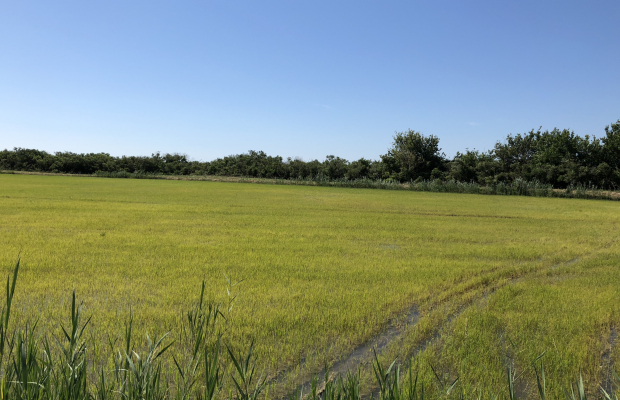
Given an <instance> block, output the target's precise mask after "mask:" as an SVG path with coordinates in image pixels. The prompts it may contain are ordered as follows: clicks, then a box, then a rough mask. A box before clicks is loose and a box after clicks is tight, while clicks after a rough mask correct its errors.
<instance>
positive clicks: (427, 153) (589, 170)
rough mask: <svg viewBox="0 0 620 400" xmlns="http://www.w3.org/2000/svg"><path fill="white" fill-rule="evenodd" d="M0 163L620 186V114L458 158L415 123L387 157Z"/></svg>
mask: <svg viewBox="0 0 620 400" xmlns="http://www.w3.org/2000/svg"><path fill="white" fill-rule="evenodd" d="M0 170H11V171H35V172H55V173H67V174H95V173H97V172H127V173H141V174H162V175H222V176H245V177H255V178H278V179H299V180H333V181H335V180H356V179H370V180H382V181H393V182H420V181H428V180H439V181H457V182H468V183H469V182H475V183H477V184H479V185H495V184H498V183H511V182H514V181H515V180H522V181H527V182H540V183H543V184H547V185H552V186H553V187H555V188H566V187H569V186H575V185H582V186H583V185H587V186H596V187H598V188H602V189H617V188H619V187H620V120H618V121H617V122H616V123H613V124H611V125H609V126H607V127H605V135H604V136H602V137H600V138H597V137H590V136H589V135H586V136H585V137H581V136H578V135H576V134H575V133H574V132H573V131H570V130H568V129H563V130H560V129H557V128H556V129H553V130H552V131H549V130H546V131H542V130H541V129H538V130H531V131H530V132H527V133H524V134H516V135H512V134H511V135H508V136H507V137H506V139H505V140H504V141H498V142H496V143H495V146H494V148H493V149H492V150H489V151H487V152H481V151H478V150H466V151H465V152H463V153H461V152H457V154H456V156H454V157H453V158H452V159H449V158H448V157H446V155H445V154H444V153H442V152H441V148H440V147H439V138H438V137H436V136H433V135H430V136H425V135H422V134H421V133H419V132H416V131H413V130H407V131H404V132H397V133H396V134H395V136H394V140H393V143H392V146H391V147H390V148H389V149H388V150H387V153H386V154H383V155H381V156H380V159H379V160H368V159H365V158H360V159H359V160H355V161H348V160H346V159H343V158H340V157H336V156H333V155H328V156H327V157H326V158H325V160H323V161H319V160H311V161H303V160H300V159H292V158H290V157H289V158H286V159H284V158H282V157H280V156H269V155H267V154H266V153H264V152H263V151H254V150H250V151H248V152H247V153H244V154H236V155H230V156H227V157H223V158H218V159H216V160H213V161H207V162H203V161H192V160H190V159H189V158H188V157H187V156H186V155H183V154H163V155H162V154H161V153H159V152H158V153H155V154H152V155H151V156H150V157H148V156H122V157H114V156H111V155H110V154H108V153H87V154H84V153H82V154H78V153H72V152H56V153H54V154H51V153H48V152H45V151H41V150H34V149H24V148H14V149H13V150H8V149H5V150H3V151H0Z"/></svg>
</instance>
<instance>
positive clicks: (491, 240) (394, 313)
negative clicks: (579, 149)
mask: <svg viewBox="0 0 620 400" xmlns="http://www.w3.org/2000/svg"><path fill="white" fill-rule="evenodd" d="M619 223H620V203H618V202H613V201H594V200H577V199H556V198H530V197H518V196H482V195H465V194H443V193H422V192H406V191H388V190H373V189H346V188H329V187H307V186H277V185H260V184H240V183H223V182H193V181H165V180H140V179H103V178H90V177H83V178H78V177H62V176H34V175H32V176H30V175H8V174H7V175H0V248H2V252H0V272H2V273H3V275H0V277H1V276H6V275H8V274H10V273H11V271H12V270H13V267H14V265H15V260H16V259H17V257H18V255H21V269H20V275H19V284H18V286H17V290H16V292H15V300H14V305H13V312H14V313H15V314H14V315H15V318H16V321H25V320H26V319H28V318H36V317H40V319H41V322H40V324H42V326H49V329H50V330H54V329H57V327H56V326H57V323H58V321H60V320H62V318H64V315H65V314H66V313H67V311H66V310H67V307H68V306H69V305H70V298H71V297H70V296H71V290H72V289H73V288H75V290H76V293H77V295H78V297H79V299H81V300H83V301H84V305H85V308H84V312H85V313H86V314H87V315H89V316H90V315H92V316H93V320H92V322H91V324H90V325H89V328H88V335H90V336H91V337H93V338H100V339H98V340H99V342H100V343H102V344H101V348H96V349H94V351H95V353H97V352H104V351H105V348H106V347H107V343H109V342H110V340H111V339H110V338H115V337H118V336H121V335H122V334H123V329H124V326H123V322H124V321H125V320H126V319H127V318H128V316H129V314H130V312H131V313H132V314H133V318H134V325H135V327H134V330H135V331H136V332H138V333H136V335H139V336H140V338H144V337H145V336H144V335H145V334H146V333H147V332H148V333H149V334H150V335H151V337H153V336H159V335H161V334H163V333H165V332H167V331H171V334H170V338H171V339H174V338H175V335H178V334H179V332H178V329H177V328H178V326H179V323H180V322H179V321H180V318H181V315H180V314H181V312H182V311H183V310H185V309H186V308H187V307H188V306H189V305H190V304H191V303H192V302H193V301H195V300H196V298H197V297H198V296H199V294H200V285H201V282H202V281H203V280H204V281H205V282H206V290H205V293H206V295H207V296H208V297H209V298H210V299H213V300H216V301H221V302H222V303H223V304H224V305H225V308H226V316H227V318H228V321H227V322H226V331H225V336H224V340H225V341H226V342H227V343H231V346H233V345H234V346H239V347H240V348H242V347H244V346H247V345H249V343H250V342H251V341H254V343H255V351H256V355H257V357H258V366H259V367H258V368H259V369H260V370H261V371H264V373H265V374H266V375H267V376H268V379H269V382H270V386H271V387H270V393H271V394H270V395H269V396H273V397H278V396H281V395H283V394H286V393H290V392H291V391H292V390H294V389H295V388H297V387H299V385H301V384H303V383H305V382H307V381H308V379H309V377H310V376H311V375H312V374H314V373H321V372H322V368H323V366H324V365H325V364H328V366H331V368H332V370H333V371H336V372H341V371H345V370H346V369H349V368H358V366H361V367H360V368H361V370H360V371H361V372H360V374H361V377H362V389H363V390H364V391H366V392H371V391H372V390H373V384H372V378H371V372H372V370H371V369H369V365H368V362H369V361H370V359H371V358H370V354H371V353H370V350H371V349H372V348H376V349H377V354H378V356H379V359H380V360H382V361H385V363H387V364H389V363H390V362H391V361H392V360H394V359H397V363H399V364H402V365H406V364H408V363H410V362H411V363H412V365H413V369H414V370H415V371H419V379H420V381H421V382H425V383H426V385H427V386H428V388H429V389H428V390H429V392H428V393H429V396H433V395H435V396H437V397H440V395H441V393H440V392H441V389H442V387H443V386H442V384H439V383H438V382H443V383H446V386H447V385H448V383H451V382H453V381H454V380H455V379H456V378H457V377H458V378H459V382H460V385H461V388H462V389H463V390H465V391H467V392H468V393H478V392H479V393H481V394H483V395H484V397H488V396H492V395H493V393H495V391H499V390H504V387H505V382H506V375H507V369H509V370H511V371H516V372H515V373H516V374H517V375H518V379H517V380H516V390H517V392H518V393H520V394H521V395H522V397H525V396H530V395H531V394H532V393H534V392H535V391H536V378H535V372H534V369H533V368H532V362H533V361H534V360H535V359H536V358H537V357H538V356H539V355H541V354H542V353H544V355H543V356H542V358H540V359H539V360H538V363H540V362H541V361H542V362H543V363H544V368H545V373H546V376H547V379H548V383H547V385H548V388H547V390H548V391H549V393H550V396H551V395H553V396H554V397H556V398H557V397H559V396H562V397H563V396H564V394H563V390H564V388H566V387H567V386H568V385H569V384H570V383H571V382H573V381H574V380H575V379H576V377H578V376H579V374H580V373H581V374H582V375H583V377H584V379H585V380H586V381H587V382H588V383H587V389H588V390H590V392H591V393H594V392H596V391H597V388H598V387H599V385H602V386H603V387H607V386H609V384H610V383H609V373H610V371H611V370H613V369H614V368H615V365H616V363H617V362H618V361H620V351H619V350H618V347H617V346H616V345H615V343H616V336H617V335H616V332H617V330H616V329H618V328H620V324H619V322H620V290H619V284H620V243H618V238H619V237H620V230H619V229H618V225H619ZM238 281H241V282H240V283H238V284H236V285H233V284H234V283H236V282H238ZM227 288H228V289H229V291H230V294H229V293H228V292H227ZM235 296H237V297H236V298H235ZM233 298H234V300H233ZM229 304H230V305H234V307H232V310H231V311H230V312H228V308H229ZM95 342H97V341H95ZM444 397H445V396H444Z"/></svg>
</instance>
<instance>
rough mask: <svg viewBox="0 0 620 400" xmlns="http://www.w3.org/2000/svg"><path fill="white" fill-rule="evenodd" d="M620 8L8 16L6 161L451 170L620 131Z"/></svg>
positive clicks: (196, 6)
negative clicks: (172, 160) (424, 146)
mask: <svg viewBox="0 0 620 400" xmlns="http://www.w3.org/2000/svg"><path fill="white" fill-rule="evenodd" d="M619 16H620V1H618V0H609V1H579V2H577V1H554V2H551V1H540V0H537V1H529V0H528V1H403V2H396V1H350V2H345V1H333V0H332V1H317V0H312V1H292V0H291V1H279V2H275V1H264V0H261V1H246V2H237V1H231V0H227V1H194V2H192V1H166V2H162V1H152V0H150V1H133V0H123V1H116V0H112V1H110V0H107V1H83V0H81V1H72V2H70V1H61V0H55V1H18V0H4V1H2V2H1V3H0V148H12V147H27V148H37V149H41V150H47V151H74V152H108V153H111V154H112V155H124V154H125V155H150V154H151V153H153V152H156V151H162V152H180V153H186V154H188V155H189V156H190V157H191V158H192V159H196V160H211V159H214V158H217V157H222V156H226V155H229V154H238V153H243V152H246V151H247V150H250V149H253V150H263V151H265V152H266V153H268V154H271V155H281V156H283V157H287V156H291V157H301V158H303V159H305V160H308V159H314V158H318V159H320V160H322V159H323V158H324V157H325V156H326V155H328V154H334V155H337V156H341V157H344V158H347V159H350V160H353V159H358V158H360V157H366V158H370V159H377V158H378V157H379V155H380V154H384V153H385V152H386V150H387V148H388V147H389V146H390V144H391V142H392V136H393V134H394V132H395V131H402V130H406V129H408V128H411V129H414V130H417V131H421V132H422V133H423V134H426V135H431V134H432V135H436V136H438V137H439V138H440V139H441V142H440V146H441V147H442V148H443V150H444V151H445V152H446V153H447V154H448V155H450V156H452V155H454V154H455V153H456V151H458V150H461V151H462V150H464V149H465V148H477V149H480V150H484V149H490V148H492V147H493V145H494V143H495V142H496V141H497V140H502V139H504V138H505V137H506V135H508V134H510V133H513V134H514V133H522V132H525V131H529V130H530V129H532V128H538V127H539V126H541V125H542V126H543V129H545V128H548V129H553V128H554V127H559V128H570V129H573V130H575V132H576V133H577V134H579V135H586V134H590V135H596V136H602V135H603V133H604V131H603V129H604V127H605V125H608V124H610V123H611V122H615V121H616V120H617V119H619V118H620V24H619V23H618V17H619Z"/></svg>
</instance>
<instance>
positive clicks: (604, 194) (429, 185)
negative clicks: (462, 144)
mask: <svg viewBox="0 0 620 400" xmlns="http://www.w3.org/2000/svg"><path fill="white" fill-rule="evenodd" d="M94 176H97V177H102V178H128V179H183V180H216V179H225V178H226V177H206V176H200V175H192V176H183V177H178V176H167V175H161V174H152V173H144V172H139V171H138V172H135V173H129V172H125V171H120V172H104V171H97V172H96V173H95V174H94ZM230 179H231V180H232V181H236V182H243V183H273V184H277V185H304V186H330V187H342V188H360V189H384V190H411V191H416V192H435V193H466V194H483V195H500V196H532V197H558V198H575V199H597V200H620V196H618V195H615V193H614V192H611V191H609V190H603V189H600V188H598V187H596V186H594V185H583V184H577V185H572V184H571V185H569V186H568V187H567V188H566V189H555V188H554V187H553V185H551V184H546V183H542V182H539V181H526V180H523V179H521V178H518V179H515V180H513V181H511V182H498V183H492V184H488V185H481V184H479V183H476V182H461V181H455V180H448V181H444V180H440V179H435V180H421V181H412V182H408V183H400V182H397V181H393V180H373V179H368V178H361V179H344V178H343V179H329V178H327V177H326V176H324V175H317V176H314V177H312V178H309V179H293V178H291V179H277V178H276V179H261V178H244V177H232V178H230Z"/></svg>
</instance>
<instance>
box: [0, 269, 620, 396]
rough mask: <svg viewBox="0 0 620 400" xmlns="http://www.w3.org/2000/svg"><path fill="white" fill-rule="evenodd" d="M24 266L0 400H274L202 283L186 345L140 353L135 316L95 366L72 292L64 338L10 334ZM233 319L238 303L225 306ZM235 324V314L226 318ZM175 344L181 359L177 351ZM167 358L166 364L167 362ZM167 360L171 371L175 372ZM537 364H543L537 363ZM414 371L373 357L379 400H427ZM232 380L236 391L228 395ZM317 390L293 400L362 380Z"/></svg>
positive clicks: (615, 381)
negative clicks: (227, 384) (228, 339)
mask: <svg viewBox="0 0 620 400" xmlns="http://www.w3.org/2000/svg"><path fill="white" fill-rule="evenodd" d="M19 267H20V260H19V259H18V260H17V262H16V264H15V267H14V270H13V274H12V276H11V275H10V276H8V277H7V283H6V299H5V302H4V305H3V308H2V312H1V314H0V317H1V320H0V399H2V400H3V399H19V400H31V399H32V400H35V399H37V400H107V399H123V400H164V399H171V400H190V399H196V400H213V399H217V398H228V399H236V400H257V399H262V398H268V395H267V394H265V389H266V387H267V384H268V380H267V379H266V378H265V377H264V375H263V374H261V373H260V372H259V371H260V367H259V366H257V359H256V356H255V354H254V351H253V349H254V345H253V343H251V344H250V345H249V347H248V348H247V349H246V350H245V351H243V350H241V351H240V350H238V346H235V345H234V343H230V342H228V343H225V344H224V347H225V348H226V352H224V351H223V347H222V341H226V338H225V337H224V331H225V326H224V324H222V321H225V315H224V313H223V312H222V304H219V303H215V302H211V301H206V300H205V284H204V282H203V284H202V289H201V292H200V296H199V298H198V300H197V301H196V303H195V304H194V305H193V306H192V307H191V308H190V309H189V310H188V311H187V312H186V313H185V314H184V318H183V321H184V322H183V324H182V325H181V326H180V327H179V329H180V330H181V332H182V334H181V335H180V338H181V339H180V340H179V342H177V343H175V342H171V341H169V340H168V335H169V333H165V334H163V335H161V336H160V337H159V338H156V339H155V340H152V339H151V338H150V336H149V335H148V334H146V343H147V344H146V347H143V348H140V346H138V345H136V343H135V339H134V336H135V334H134V331H133V316H132V315H130V317H129V319H128V321H127V322H126V324H125V334H124V337H123V338H122V340H121V341H120V342H119V341H114V342H112V341H110V343H109V354H108V356H109V358H108V359H105V357H104V359H98V358H97V357H95V356H94V354H93V353H92V351H91V349H92V348H93V347H94V343H92V342H91V340H92V339H91V340H89V338H88V337H87V336H86V335H85V330H86V328H87V327H88V325H89V323H90V321H91V319H92V316H91V317H86V316H84V313H83V305H82V304H81V303H79V302H78V300H77V297H76V293H75V290H74V291H73V293H72V296H71V306H70V310H69V315H68V321H67V322H66V323H62V322H60V331H61V332H62V334H61V335H59V336H56V335H53V334H51V333H49V332H46V331H41V330H39V329H38V328H37V327H38V320H35V321H30V322H27V323H26V324H25V325H21V326H11V308H12V305H13V299H14V294H15V287H16V284H17V278H18V273H19ZM228 306H229V308H228V310H227V311H230V307H231V304H230V303H229V304H228ZM227 315H228V317H230V312H228V313H227ZM173 346H176V349H175V350H176V352H175V354H174V355H170V353H171V349H172V347H173ZM166 356H168V357H166ZM541 358H542V355H541V356H539V357H537V359H536V360H534V361H533V362H532V368H533V370H534V372H535V375H536V381H537V389H538V396H539V397H540V399H541V400H546V398H547V393H546V386H547V383H546V377H545V370H544V365H543V364H542V362H539V360H540V359H541ZM170 359H171V360H172V364H173V365H174V367H173V368H169V367H170ZM537 362H539V363H537ZM412 365H413V363H411V362H410V363H409V364H408V366H407V368H406V369H405V371H404V372H403V373H401V368H400V365H398V364H397V360H394V361H393V362H392V363H391V364H390V365H389V366H387V367H386V366H385V365H383V364H382V362H381V361H380V358H379V357H378V356H377V353H376V351H375V353H374V359H373V360H372V369H373V372H374V378H375V380H376V385H377V387H378V389H377V390H376V391H375V392H374V393H373V394H371V397H372V398H377V399H379V400H424V399H425V398H426V397H428V396H427V394H426V393H427V392H426V391H425V388H424V384H423V383H422V384H421V385H420V386H419V387H418V375H417V373H414V371H413V367H412ZM429 367H430V369H431V370H432V372H433V374H434V376H435V378H436V381H435V386H436V387H435V391H434V394H435V396H433V397H434V398H445V399H448V398H458V399H466V398H481V397H480V395H479V394H477V393H469V392H467V389H466V388H467V386H463V385H461V382H460V379H459V377H456V379H453V380H449V381H446V380H445V379H444V378H442V377H441V374H440V373H437V372H436V370H435V368H434V367H433V366H432V365H430V366H429ZM506 376H507V386H506V388H499V389H498V392H497V393H496V395H495V396H494V397H493V398H494V399H499V398H502V399H510V400H516V399H517V398H518V396H517V394H516V390H515V381H516V380H517V379H518V377H519V376H518V375H517V373H516V372H515V371H514V370H512V369H511V368H508V369H507V371H506ZM226 379H230V381H231V382H232V383H233V384H232V385H231V387H232V388H233V389H232V390H231V391H229V392H228V393H224V392H223V391H222V388H223V387H224V384H225V381H226ZM612 385H613V386H612V389H611V390H610V391H606V390H605V389H603V388H602V387H601V388H600V392H599V393H591V394H590V397H596V396H598V397H600V398H604V399H606V400H617V399H618V393H619V390H620V377H619V376H618V374H617V373H615V372H614V373H613V377H612ZM311 387H312V389H311V391H310V393H308V394H307V395H304V393H303V392H296V393H294V394H293V395H292V396H290V398H289V400H304V399H307V400H361V399H362V398H363V397H362V390H361V379H360V373H359V369H358V370H357V372H351V371H349V372H347V374H346V375H345V376H336V377H333V376H330V374H329V371H328V370H327V368H326V372H325V378H324V382H323V386H322V388H321V389H319V386H318V379H317V377H316V376H315V377H313V378H312V386H311ZM585 388H586V385H585V384H584V381H583V378H582V377H581V376H580V377H579V379H578V380H577V381H576V382H575V383H574V384H572V383H571V384H569V385H568V386H567V387H566V389H565V393H566V399H567V400H586V398H587V393H586V389H585Z"/></svg>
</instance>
